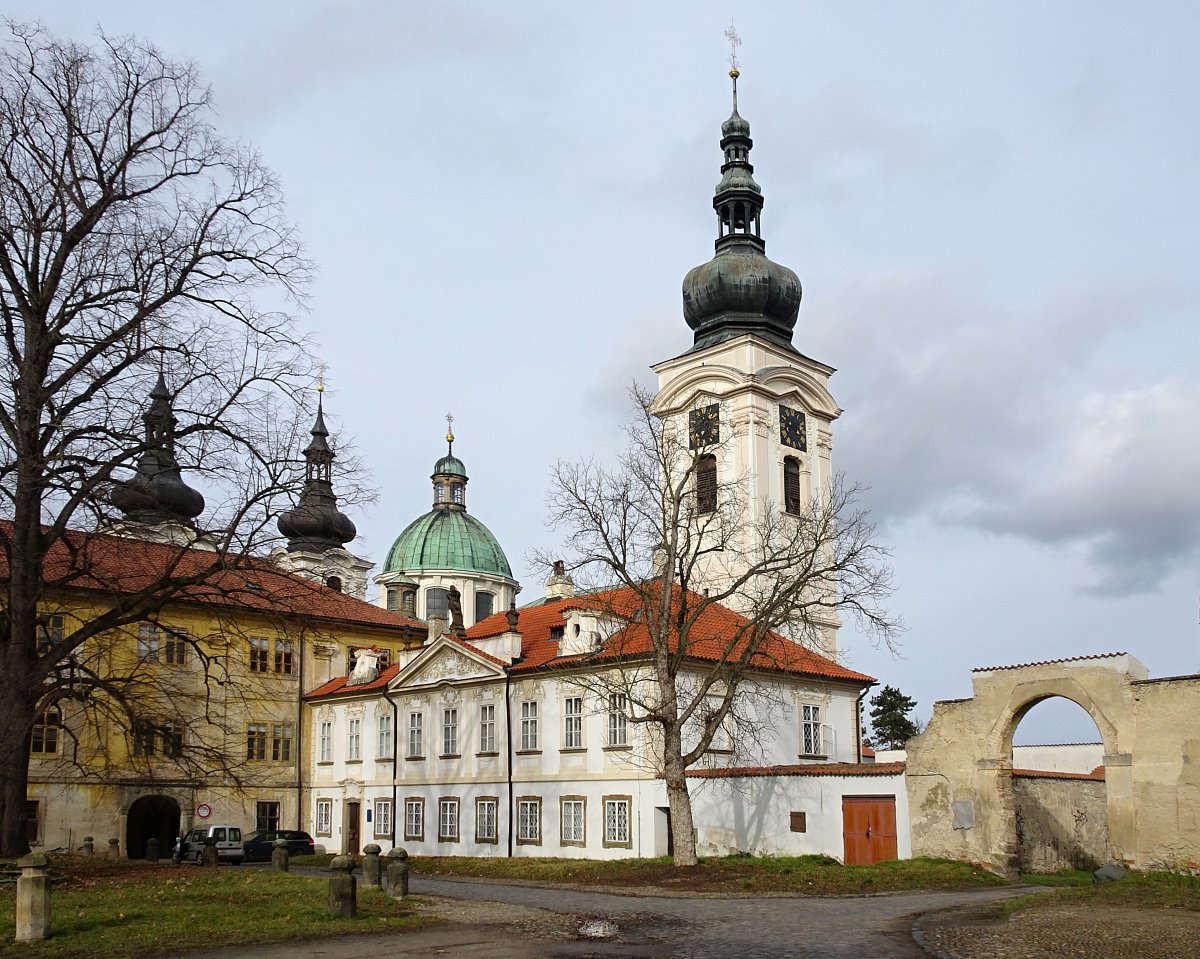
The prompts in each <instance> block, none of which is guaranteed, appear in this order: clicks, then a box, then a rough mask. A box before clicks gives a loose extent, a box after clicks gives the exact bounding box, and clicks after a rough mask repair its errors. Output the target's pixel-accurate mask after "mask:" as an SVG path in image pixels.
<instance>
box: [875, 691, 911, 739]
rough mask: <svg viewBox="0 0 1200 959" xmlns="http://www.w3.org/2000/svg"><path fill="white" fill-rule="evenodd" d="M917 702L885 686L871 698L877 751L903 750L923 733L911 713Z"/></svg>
mask: <svg viewBox="0 0 1200 959" xmlns="http://www.w3.org/2000/svg"><path fill="white" fill-rule="evenodd" d="M916 707H917V701H916V700H915V699H913V698H912V697H911V696H905V695H904V694H903V693H902V692H900V690H898V689H897V688H896V687H895V686H884V687H883V688H882V689H881V690H879V692H878V693H876V694H875V695H874V696H872V697H871V732H872V739H873V740H874V744H875V748H876V749H903V748H904V744H905V743H906V742H907V741H908V740H909V739H911V738H912V737H913V736H915V735H917V733H919V732H920V731H921V727H920V725H919V724H918V723H917V721H916V720H914V719H913V718H912V717H911V716H910V715H909V713H911V712H912V711H913V710H914V709H916Z"/></svg>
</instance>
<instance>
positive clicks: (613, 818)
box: [604, 796, 633, 849]
mask: <svg viewBox="0 0 1200 959" xmlns="http://www.w3.org/2000/svg"><path fill="white" fill-rule="evenodd" d="M632 804H633V797H632V796H605V797H604V845H605V846H621V847H624V848H626V849H630V848H632V847H633V842H632V840H630V838H629V807H630V806H631V805H632Z"/></svg>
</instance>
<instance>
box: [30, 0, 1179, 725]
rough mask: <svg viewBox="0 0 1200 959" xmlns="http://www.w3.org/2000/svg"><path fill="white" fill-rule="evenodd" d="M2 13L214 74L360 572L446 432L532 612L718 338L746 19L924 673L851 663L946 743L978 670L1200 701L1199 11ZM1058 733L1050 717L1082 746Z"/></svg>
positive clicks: (771, 142) (903, 7)
mask: <svg viewBox="0 0 1200 959" xmlns="http://www.w3.org/2000/svg"><path fill="white" fill-rule="evenodd" d="M6 11H7V13H8V14H9V15H10V16H14V17H16V18H24V19H31V18H36V17H41V18H42V20H43V22H44V23H45V24H46V25H47V27H49V28H50V29H51V30H52V31H53V32H55V33H57V34H59V35H61V36H69V37H72V38H75V39H80V40H88V39H90V38H92V37H93V36H94V31H95V28H96V26H97V25H100V26H102V27H103V28H104V30H106V31H107V32H109V33H113V34H123V33H134V34H138V35H141V36H144V37H147V38H149V39H151V40H152V41H154V42H155V43H156V44H157V45H159V46H160V47H161V48H162V49H163V50H164V51H165V52H167V53H168V54H170V55H172V56H174V57H178V58H190V59H193V60H195V61H196V62H197V63H198V65H199V66H200V68H201V70H202V72H203V74H204V76H205V77H206V78H207V79H208V80H209V81H210V82H211V83H212V85H213V87H214V89H215V93H216V98H217V103H218V107H219V112H220V116H219V120H218V123H219V126H220V128H221V130H222V132H224V133H225V134H227V135H230V136H235V137H239V138H244V139H247V140H250V141H253V142H254V143H255V144H256V145H257V146H258V147H259V148H260V149H261V151H262V153H263V154H264V156H265V158H266V160H267V162H268V164H269V165H270V166H271V167H273V168H274V169H275V170H276V171H277V172H278V173H279V175H280V177H281V179H282V181H283V184H284V188H285V191H286V194H287V197H288V201H289V206H290V211H291V213H292V215H293V216H294V217H295V219H296V220H297V221H298V222H299V224H300V227H301V230H302V232H303V235H304V237H305V241H306V244H307V247H308V250H309V252H310V254H311V255H312V257H313V258H314V259H315V260H316V261H317V263H318V264H319V267H320V273H319V276H318V278H317V280H316V282H315V284H314V286H313V288H312V291H311V294H312V295H311V299H310V302H309V304H308V310H307V312H306V313H305V314H304V315H302V316H301V318H300V322H301V324H302V325H303V326H304V327H305V328H306V329H308V330H310V331H311V332H312V333H313V335H314V338H315V340H316V341H317V342H318V343H319V344H320V349H321V356H322V358H323V359H324V360H325V361H326V362H327V363H328V364H329V370H330V372H329V391H328V392H327V393H326V401H327V402H326V408H327V411H328V412H329V413H330V414H331V416H332V422H333V423H334V425H335V429H337V430H339V431H340V433H341V435H342V436H343V438H344V440H346V441H352V442H353V443H354V445H355V447H356V448H357V450H358V451H359V453H360V454H361V455H362V456H363V458H364V459H365V460H366V462H367V465H368V466H369V467H370V469H371V471H372V474H373V479H374V484H375V485H376V486H377V487H378V490H379V497H378V500H377V502H376V503H375V504H374V505H373V506H371V507H370V508H369V509H365V510H357V511H355V512H354V515H353V518H354V520H355V522H356V523H357V524H358V528H359V530H360V533H361V536H360V538H359V540H358V541H356V543H355V544H353V545H352V548H353V549H355V550H356V551H357V552H359V553H361V554H364V555H367V556H369V557H371V558H373V559H374V560H375V561H376V562H381V561H382V560H383V558H384V557H385V555H386V553H387V549H388V547H389V545H390V543H391V541H392V540H393V539H394V538H395V536H396V535H397V534H398V533H399V532H400V531H401V530H402V529H403V528H404V526H405V525H407V523H408V522H409V521H410V520H412V519H413V518H415V517H416V516H418V515H420V514H421V513H423V512H425V511H426V510H428V508H429V505H430V502H431V494H430V486H429V473H430V468H431V467H432V465H433V462H434V460H435V459H437V457H438V456H440V455H441V454H442V453H443V452H444V443H443V441H442V435H443V433H444V432H445V426H446V424H445V421H444V419H443V416H444V414H446V413H447V412H453V414H454V416H455V422H454V431H455V433H456V434H457V436H458V442H457V443H456V445H455V452H456V453H457V454H458V455H460V456H461V457H462V459H463V460H464V461H465V462H466V464H467V468H468V472H469V473H470V476H471V484H470V487H469V489H468V508H469V509H470V511H471V512H472V513H473V514H475V515H476V516H477V517H479V518H480V519H481V520H482V521H483V522H485V523H486V524H487V525H488V526H489V527H490V528H491V529H492V531H493V532H494V533H495V534H496V535H497V537H498V538H499V540H500V542H501V544H502V545H503V547H504V549H505V551H506V552H507V554H508V557H509V559H510V561H511V563H512V565H513V569H514V573H515V575H516V576H517V577H518V578H519V579H520V580H521V581H522V582H523V584H524V592H523V594H522V597H521V598H522V599H523V600H526V601H528V600H530V599H533V598H535V597H537V596H540V595H541V584H540V582H538V581H537V580H538V579H539V578H540V577H537V576H535V575H534V574H533V573H532V572H531V571H530V570H529V569H528V568H527V565H526V563H525V554H526V551H527V550H529V549H531V548H533V547H536V546H539V545H545V544H548V543H552V542H553V537H552V535H551V534H550V533H549V532H548V531H547V530H546V529H545V527H544V526H543V523H542V516H543V513H544V496H545V491H546V485H547V476H548V472H549V469H550V467H551V465H552V464H553V463H554V461H555V460H556V459H558V458H562V459H566V460H574V459H578V458H580V457H584V456H588V455H592V454H595V455H597V456H600V457H607V456H611V455H613V454H614V453H615V452H616V451H617V450H618V449H619V447H620V441H621V434H620V429H619V426H620V424H621V423H622V421H623V420H624V419H625V418H626V417H627V414H628V409H627V406H626V400H625V389H626V387H627V386H628V384H629V383H630V382H631V381H632V380H633V379H634V378H638V379H641V380H642V381H644V382H652V379H651V375H650V373H649V370H648V367H649V365H650V364H651V363H654V362H656V361H658V360H662V359H665V358H668V357H671V356H674V355H676V354H678V353H680V352H683V351H684V350H685V349H687V348H688V347H689V346H690V345H691V334H690V331H689V330H688V328H687V326H686V324H685V323H684V321H683V318H682V311H681V301H680V284H681V281H682V279H683V276H684V273H685V272H686V271H687V270H688V269H689V268H690V267H692V266H694V265H696V264H698V263H701V262H703V261H705V260H707V259H708V258H709V257H710V256H711V255H712V241H713V238H714V236H715V222H714V220H715V214H714V213H713V211H712V207H711V197H712V191H713V187H714V186H715V184H716V182H717V180H718V178H719V165H720V151H719V147H718V140H719V127H720V123H721V121H722V120H723V119H724V118H725V117H726V116H727V115H728V113H729V80H728V77H727V76H726V71H727V70H728V63H727V62H726V57H727V55H728V47H727V44H726V42H725V39H724V37H723V31H724V30H725V28H726V27H727V26H728V25H729V21H730V15H731V13H732V14H733V15H734V16H735V17H736V22H737V28H738V31H739V32H740V34H741V35H742V38H743V40H744V45H743V46H742V48H741V51H740V60H741V69H742V79H741V81H740V91H739V92H740V106H741V113H742V115H743V116H745V117H746V119H747V120H749V121H750V124H751V127H752V132H753V136H754V142H755V146H754V151H753V155H752V158H751V159H752V161H753V162H754V165H755V175H756V178H757V179H758V181H759V183H761V184H762V186H763V190H764V193H765V196H766V208H765V211H764V216H763V231H764V236H765V237H766V240H767V253H768V255H770V256H771V257H772V259H775V260H776V261H778V262H781V263H784V264H786V265H788V266H790V267H792V268H793V269H794V270H796V272H797V273H798V274H799V275H800V278H801V281H802V283H803V284H804V302H803V305H802V307H801V311H800V320H799V322H798V324H797V327H796V333H795V338H794V342H795V345H796V346H797V348H798V349H800V350H801V351H802V352H804V353H806V354H808V355H810V356H812V357H814V358H816V359H819V360H821V361H824V362H827V363H829V364H831V365H833V366H835V367H837V369H838V371H839V372H838V373H837V375H836V376H835V377H834V378H833V382H832V390H833V394H834V396H835V398H836V399H837V401H838V402H839V404H840V405H841V406H842V407H843V408H844V410H845V413H844V415H843V416H842V417H841V419H839V420H838V421H837V422H836V423H835V424H834V462H835V466H836V467H837V468H839V469H840V470H842V471H844V472H845V473H847V474H848V476H849V477H850V478H852V479H854V480H857V481H861V482H864V483H868V484H870V486H871V490H870V493H869V495H868V501H869V505H870V506H871V508H872V509H873V511H874V514H875V517H876V519H877V520H878V523H879V527H880V535H881V538H882V539H883V540H884V541H885V542H887V543H888V544H890V545H891V547H892V548H893V550H894V553H895V557H894V562H895V571H896V584H897V590H896V593H895V596H894V598H893V606H894V608H895V610H896V611H897V612H898V613H899V614H901V615H902V616H903V618H904V619H905V621H906V623H907V625H908V632H907V633H906V634H905V636H904V638H903V649H902V654H901V658H899V659H893V658H892V657H891V656H889V655H888V654H886V653H885V652H882V651H878V650H875V649H873V648H871V646H870V645H869V644H868V643H867V642H866V641H865V640H863V639H861V638H859V637H858V636H856V635H855V633H854V631H853V630H852V629H849V628H848V629H846V630H844V631H843V642H844V647H845V649H846V660H847V662H848V664H849V665H851V666H853V667H855V668H858V669H861V670H864V671H866V672H869V673H871V674H872V675H874V676H877V677H879V679H880V680H881V681H882V682H885V683H889V684H893V685H897V686H899V687H900V688H901V689H902V690H904V691H905V692H906V693H908V694H909V695H912V696H914V697H916V698H917V699H918V700H919V702H920V706H919V709H918V712H919V714H920V715H921V717H922V718H927V717H928V715H929V712H930V709H931V705H932V703H933V701H934V700H936V699H941V698H950V697H959V696H965V695H969V692H970V673H969V671H970V669H971V668H972V667H978V666H989V665H1002V664H1008V663H1018V662H1026V661H1030V660H1042V659H1050V658H1057V657H1065V656H1074V655H1080V654H1086V653H1096V652H1105V651H1113V650H1124V651H1128V652H1130V653H1132V654H1134V655H1135V656H1137V657H1138V658H1139V659H1140V660H1141V661H1142V662H1144V663H1145V664H1146V665H1147V666H1148V667H1149V669H1150V672H1151V674H1152V675H1174V674H1181V673H1192V672H1196V671H1198V670H1200V663H1198V660H1200V623H1198V616H1200V604H1198V596H1200V583H1198V579H1200V574H1198V572H1197V564H1196V560H1197V553H1198V549H1197V547H1198V545H1200V495H1198V490H1200V483H1198V480H1200V443H1198V442H1197V439H1198V437H1197V429H1196V426H1197V424H1198V423H1200V378H1198V375H1197V369H1198V362H1197V361H1198V360H1200V331H1198V330H1197V324H1196V317H1197V315H1198V313H1200V270H1198V269H1197V253H1198V251H1200V182H1198V177H1197V156H1198V154H1200V111H1198V110H1197V108H1196V104H1197V103H1198V102H1200V57H1197V56H1196V40H1197V37H1200V6H1198V5H1196V4H1195V3H1188V2H1180V3H1165V2H1147V3H1139V4H1129V3H1120V4H1118V3H1115V2H1097V0H1086V2H1064V0H1059V2H1056V3H1053V4H1047V3H1043V2H1006V3H999V2H996V3H990V4H983V3H973V2H966V0H954V2H949V0H947V2H942V3H932V2H907V3H891V2H888V3H885V2H877V3H868V2H861V3H854V4H847V3H834V2H828V3H795V4H781V3H778V2H774V3H749V2H738V3H734V4H730V3H723V4H721V3H711V2H699V0H686V2H676V3H645V2H643V3H637V4H633V3H590V4H575V3H562V2H561V0H559V2H551V3H515V2H514V3H504V4H498V3H495V2H480V3H453V2H445V3H421V4H418V3H412V2H404V3H401V2H396V3H380V2H367V0H364V2H326V3H321V2H315V0H312V2H304V0H288V2H268V0H255V2H253V3H246V2H244V0H243V2H238V3H231V2H212V0H208V2H206V3H204V4H200V5H197V4H194V3H188V4H184V3H177V2H168V0H147V2H135V0H128V2H123V0H89V2H61V0H60V2H56V3H53V4H46V3H45V2H44V0H9V3H7V4H6ZM1072 708H1073V707H1072ZM1076 711H1077V712H1078V710H1076ZM1062 715H1063V713H1062V711H1061V710H1060V711H1059V712H1057V713H1048V714H1047V715H1046V716H1044V717H1043V718H1042V719H1041V721H1040V726H1039V725H1038V724H1036V723H1033V722H1032V719H1031V723H1030V724H1026V725H1027V726H1029V727H1030V729H1034V728H1038V729H1040V731H1041V733H1042V734H1041V735H1039V736H1038V737H1036V738H1038V739H1040V740H1041V741H1060V740H1074V739H1077V738H1094V737H1095V735H1096V734H1095V730H1094V728H1093V727H1091V726H1090V724H1089V723H1087V721H1086V719H1085V724H1083V725H1081V724H1076V723H1072V722H1070V721H1069V720H1068V719H1065V718H1060V717H1061V716H1062ZM1022 732H1025V727H1023V729H1022ZM1019 735H1020V733H1019Z"/></svg>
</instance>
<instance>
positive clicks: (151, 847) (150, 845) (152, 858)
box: [146, 836, 158, 862]
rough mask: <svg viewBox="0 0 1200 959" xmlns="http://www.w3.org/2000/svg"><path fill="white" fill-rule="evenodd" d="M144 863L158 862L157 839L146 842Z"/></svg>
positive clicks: (152, 837)
mask: <svg viewBox="0 0 1200 959" xmlns="http://www.w3.org/2000/svg"><path fill="white" fill-rule="evenodd" d="M146 862H158V839H157V838H155V837H154V836H151V837H150V838H149V839H147V840H146Z"/></svg>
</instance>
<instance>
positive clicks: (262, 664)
mask: <svg viewBox="0 0 1200 959" xmlns="http://www.w3.org/2000/svg"><path fill="white" fill-rule="evenodd" d="M267 646H268V642H267V640H265V639H263V638H262V637H261V636H252V637H250V672H252V673H265V672H266V671H267Z"/></svg>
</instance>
